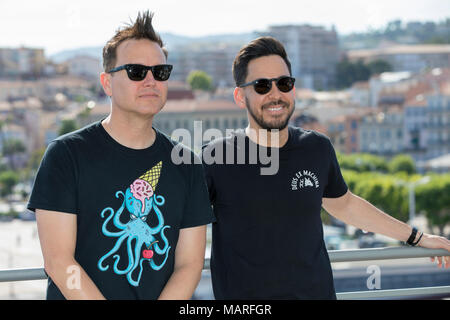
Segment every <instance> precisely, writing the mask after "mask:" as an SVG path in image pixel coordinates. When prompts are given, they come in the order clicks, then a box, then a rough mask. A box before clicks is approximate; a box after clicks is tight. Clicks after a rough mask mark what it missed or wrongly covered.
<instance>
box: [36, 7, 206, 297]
mask: <svg viewBox="0 0 450 320" xmlns="http://www.w3.org/2000/svg"><path fill="white" fill-rule="evenodd" d="M152 18H153V14H152V13H150V12H148V11H147V12H144V13H139V15H138V16H137V19H136V20H135V21H134V22H132V23H130V24H129V25H126V26H125V27H123V28H121V29H119V30H117V32H116V34H115V35H114V36H113V37H112V38H111V39H110V40H109V41H108V42H107V43H106V45H105V47H104V48H103V67H104V72H102V74H101V75H100V81H101V84H102V86H103V89H104V91H105V93H106V94H107V95H108V96H109V97H110V98H111V111H110V114H109V115H108V116H107V117H106V118H105V119H102V120H101V121H98V122H95V123H93V124H90V125H88V126H87V127H85V128H82V129H79V130H77V131H75V132H72V133H69V134H66V135H63V136H61V137H58V138H57V139H55V140H54V141H52V142H51V143H50V144H49V146H48V148H47V150H46V153H45V155H44V157H43V159H42V162H41V165H40V168H39V170H38V173H37V175H36V180H35V183H34V186H33V191H32V194H31V196H30V200H29V203H28V208H29V209H30V210H32V211H35V212H36V219H37V225H38V231H39V238H40V242H41V248H42V253H43V257H44V268H45V271H46V273H47V274H48V276H49V282H48V290H47V299H64V298H65V299H189V298H191V296H192V294H193V292H194V290H195V288H196V286H197V284H198V282H199V280H200V277H201V270H202V268H203V262H204V254H205V246H206V224H208V223H210V222H212V221H213V220H214V216H213V214H212V211H211V207H210V204H209V200H208V193H207V188H206V183H205V180H204V174H203V170H202V166H201V164H195V163H201V161H199V159H198V158H196V159H194V157H196V156H195V155H194V154H193V153H192V152H191V151H190V150H187V149H186V150H184V151H185V152H189V154H190V155H191V159H192V161H191V162H190V164H188V163H182V164H179V165H175V164H174V163H173V162H172V159H171V153H172V150H173V148H174V147H175V146H177V143H176V142H174V141H173V140H171V139H170V138H169V137H167V136H166V135H164V134H163V133H161V132H160V131H158V130H157V129H155V128H153V127H152V122H153V117H154V116H155V115H156V114H157V113H158V112H159V111H160V110H161V109H162V108H163V107H164V105H165V103H166V99H167V90H168V88H167V80H168V79H169V76H170V72H171V71H172V65H170V64H167V56H168V52H167V50H166V49H165V48H164V44H163V42H162V40H161V37H160V36H159V35H158V33H156V32H155V30H154V29H153V26H152ZM177 148H178V147H177Z"/></svg>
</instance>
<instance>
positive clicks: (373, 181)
mask: <svg viewBox="0 0 450 320" xmlns="http://www.w3.org/2000/svg"><path fill="white" fill-rule="evenodd" d="M358 176H359V181H357V182H356V184H355V187H354V190H352V192H353V193H354V194H356V195H358V196H360V197H361V198H363V199H365V200H367V201H368V202H370V203H371V204H373V205H374V206H376V207H377V208H379V209H380V210H382V211H384V212H386V213H387V214H389V215H391V216H393V217H394V218H396V219H398V220H401V221H407V220H408V191H407V189H406V188H405V187H404V186H401V185H398V183H397V182H396V180H395V178H394V177H393V176H390V175H385V174H380V173H368V172H366V173H362V174H359V175H358Z"/></svg>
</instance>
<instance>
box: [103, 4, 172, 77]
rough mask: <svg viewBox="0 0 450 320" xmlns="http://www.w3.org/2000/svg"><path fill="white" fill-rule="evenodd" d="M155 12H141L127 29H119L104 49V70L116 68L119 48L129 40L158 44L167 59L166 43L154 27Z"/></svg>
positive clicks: (126, 26) (127, 25)
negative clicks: (148, 41)
mask: <svg viewBox="0 0 450 320" xmlns="http://www.w3.org/2000/svg"><path fill="white" fill-rule="evenodd" d="M152 19H153V12H149V11H148V10H147V11H144V12H143V13H141V12H139V13H138V16H137V18H136V21H134V22H133V21H131V23H129V24H126V25H125V27H123V28H119V29H117V31H116V34H115V35H114V36H113V37H112V38H111V39H110V40H109V41H108V42H107V43H106V45H105V46H104V47H103V69H104V70H105V71H106V72H108V71H109V70H111V69H112V68H114V66H115V64H116V59H117V55H116V54H117V47H118V46H119V44H121V43H122V42H123V41H125V40H129V39H136V40H139V39H148V40H150V41H153V42H156V43H157V44H158V45H159V46H160V47H161V49H162V51H163V52H164V55H165V56H166V58H167V55H168V52H167V49H166V48H164V43H163V42H162V40H161V37H160V35H159V34H158V33H157V32H156V31H155V29H153V26H152Z"/></svg>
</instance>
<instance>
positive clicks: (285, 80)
mask: <svg viewBox="0 0 450 320" xmlns="http://www.w3.org/2000/svg"><path fill="white" fill-rule="evenodd" d="M272 81H275V85H276V86H277V88H278V90H280V91H281V92H289V91H291V90H292V88H294V83H295V78H292V77H288V76H281V77H279V78H273V79H256V80H254V81H252V82H248V83H244V84H241V85H240V86H239V87H240V88H243V87H247V86H251V85H253V88H254V89H255V91H256V92H257V93H259V94H266V93H268V92H269V91H270V90H271V89H272Z"/></svg>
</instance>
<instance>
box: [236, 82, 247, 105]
mask: <svg viewBox="0 0 450 320" xmlns="http://www.w3.org/2000/svg"><path fill="white" fill-rule="evenodd" d="M233 97H234V102H236V104H237V105H238V107H239V108H241V109H245V108H246V103H245V94H244V89H243V88H239V87H236V88H234V92H233Z"/></svg>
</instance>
